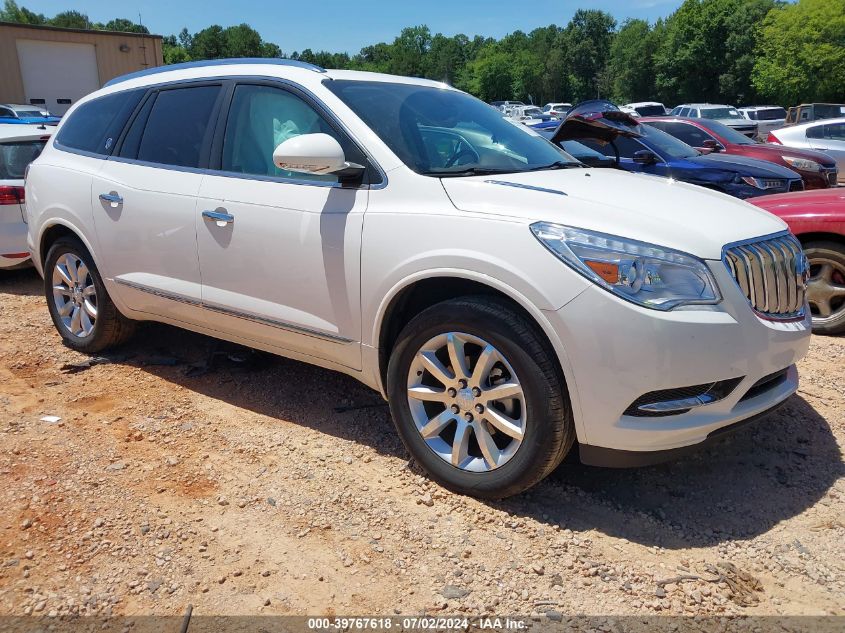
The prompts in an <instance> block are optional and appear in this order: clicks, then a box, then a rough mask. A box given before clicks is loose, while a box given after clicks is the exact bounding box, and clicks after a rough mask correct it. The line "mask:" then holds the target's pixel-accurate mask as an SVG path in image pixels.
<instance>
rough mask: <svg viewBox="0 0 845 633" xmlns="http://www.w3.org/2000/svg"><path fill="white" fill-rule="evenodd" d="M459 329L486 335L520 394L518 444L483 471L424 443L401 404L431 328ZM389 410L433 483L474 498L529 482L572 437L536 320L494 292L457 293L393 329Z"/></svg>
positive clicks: (497, 495)
mask: <svg viewBox="0 0 845 633" xmlns="http://www.w3.org/2000/svg"><path fill="white" fill-rule="evenodd" d="M448 332H460V333H464V334H468V335H471V336H475V337H478V338H480V339H482V340H484V341H487V342H489V343H490V344H491V345H493V346H494V347H495V348H496V349H497V350H499V351H500V352H501V353H502V354H503V355H504V357H505V358H506V359H507V362H508V363H509V364H510V365H511V366H512V367H513V370H514V371H515V372H516V374H517V376H518V377H519V381H520V384H521V386H522V388H523V393H524V396H525V409H526V417H525V420H526V423H525V430H524V436H523V439H522V444H521V445H520V446H519V448H518V449H517V450H516V452H515V453H514V454H513V456H512V457H511V458H510V459H509V461H507V462H505V463H504V464H502V465H501V466H499V467H497V468H494V469H492V470H489V471H487V472H483V473H476V472H468V471H466V470H461V469H459V468H457V467H455V466H452V464H451V463H448V462H447V461H445V460H444V459H443V458H441V457H440V456H439V455H438V454H437V453H435V452H434V451H433V450H432V449H431V448H429V446H428V444H426V442H425V440H424V439H423V437H422V435H421V434H420V432H419V431H418V429H417V426H416V424H415V423H414V419H413V416H412V413H411V408H410V406H409V404H408V393H407V389H408V375H409V372H410V371H411V366H412V362H413V361H414V358H415V356H416V354H417V352H418V351H419V350H420V348H421V347H422V346H424V345H425V344H426V342H427V341H429V340H431V339H433V338H434V337H436V336H438V335H442V334H445V333H448ZM387 391H388V398H389V402H390V410H391V414H392V416H393V420H394V423H395V424H396V428H397V431H398V432H399V435H400V437H401V438H402V441H403V443H404V444H405V447H406V448H407V449H408V452H409V453H410V454H411V455H412V456H413V458H414V459H415V460H416V461H417V462H418V463H419V464H420V465H421V466H422V467H423V469H424V470H425V471H426V472H427V473H428V474H429V475H430V476H431V478H432V479H434V480H435V481H437V482H438V483H439V484H440V485H442V486H444V487H445V488H448V489H449V490H452V491H454V492H457V493H460V494H465V495H470V496H474V497H479V498H482V499H501V498H504V497H508V496H511V495H515V494H518V493H520V492H522V491H524V490H526V489H527V488H530V487H531V486H533V485H534V484H536V483H537V482H539V481H540V480H541V479H543V478H544V477H546V475H548V474H549V473H550V472H552V471H553V470H554V469H555V468H556V467H557V466H558V465H559V464H560V462H561V461H562V460H563V458H564V457H565V456H566V454H567V453H568V452H569V449H570V448H571V447H572V444H573V443H574V441H575V426H574V423H573V421H572V412H571V407H570V404H569V398H568V394H567V391H566V387H565V385H564V381H563V377H562V376H561V373H560V370H559V368H558V365H557V363H556V361H555V358H554V354H553V352H552V350H550V349H549V345H548V343H547V342H546V341H545V339H544V337H543V336H542V333H541V332H540V331H539V329H538V328H537V326H536V325H535V324H534V323H532V322H531V321H529V320H528V319H526V318H525V317H524V316H523V315H522V314H520V313H519V312H518V311H517V310H515V309H514V308H513V307H511V306H509V305H508V304H507V303H505V302H503V301H500V300H498V299H495V298H490V297H483V296H477V297H476V296H471V297H461V298H458V299H453V300H449V301H445V302H443V303H439V304H436V305H434V306H432V307H430V308H428V309H426V310H424V311H423V312H421V313H420V314H419V315H417V316H416V317H414V318H413V319H412V320H411V322H410V323H408V324H407V326H405V328H404V329H403V330H402V332H401V333H400V335H399V337H398V339H397V341H396V344H395V346H394V348H393V350H392V353H391V356H390V361H389V364H388V376H387Z"/></svg>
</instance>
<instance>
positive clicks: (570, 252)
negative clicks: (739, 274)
mask: <svg viewBox="0 0 845 633" xmlns="http://www.w3.org/2000/svg"><path fill="white" fill-rule="evenodd" d="M531 231H532V232H533V233H534V236H535V237H536V238H537V239H538V240H540V242H541V243H542V244H543V246H545V247H546V248H548V249H549V250H550V251H551V252H552V253H554V254H555V255H557V257H559V258H560V259H561V260H562V261H563V262H564V263H565V264H567V265H569V266H570V267H571V268H572V269H573V270H575V271H576V272H578V273H580V274H582V275H584V277H586V278H587V279H589V280H590V281H593V282H595V283H597V284H598V285H599V286H601V287H602V288H605V289H606V290H609V291H610V292H612V293H613V294H615V295H617V296H619V297H622V298H623V299H625V300H627V301H631V302H632V303H636V304H637V305H641V306H644V307H646V308H653V309H655V310H664V311H665V310H671V309H672V308H675V307H677V306H680V305H690V304H715V303H719V301H721V296H720V295H719V289H718V287H717V286H716V280H715V279H713V276H712V275H711V274H710V271H709V270H708V268H707V266H706V264H705V263H704V262H703V261H701V260H700V259H698V258H697V257H693V256H692V255H687V254H686V253H681V252H679V251H674V250H671V249H668V248H663V247H662V246H656V245H654V244H648V243H646V242H638V241H635V240H630V239H628V238H624V237H617V236H615V235H607V234H605V233H594V232H592V231H585V230H583V229H575V228H572V227H568V226H563V225H561V224H551V223H549V222H536V223H535V224H532V225H531Z"/></svg>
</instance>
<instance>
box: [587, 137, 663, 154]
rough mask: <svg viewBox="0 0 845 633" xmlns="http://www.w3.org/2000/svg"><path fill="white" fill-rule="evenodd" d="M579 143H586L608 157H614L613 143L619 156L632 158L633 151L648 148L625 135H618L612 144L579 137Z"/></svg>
mask: <svg viewBox="0 0 845 633" xmlns="http://www.w3.org/2000/svg"><path fill="white" fill-rule="evenodd" d="M579 143H581V144H582V145H586V146H587V147H589V148H590V149H592V150H595V151H597V152H599V153H601V154H604V155H605V156H608V157H610V158H616V152H615V151H614V150H613V145H616V149H618V150H619V158H633V157H634V153H635V152H639V151H640V150H644V149H648V148H646V147H644V146H643V145H641V144H640V143H639V142H638V141H635V140H634V139H632V138H628V137H625V136H620V137H619V138H617V139H614V140H613V145H611V144H610V143H601V142H600V141H595V140H593V139H581V140H579Z"/></svg>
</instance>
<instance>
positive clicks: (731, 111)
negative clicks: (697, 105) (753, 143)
mask: <svg viewBox="0 0 845 633" xmlns="http://www.w3.org/2000/svg"><path fill="white" fill-rule="evenodd" d="M701 118H703V119H741V118H743V116H742V115H741V114H740V113H739V110H737V109H736V108H701Z"/></svg>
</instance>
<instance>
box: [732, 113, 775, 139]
mask: <svg viewBox="0 0 845 633" xmlns="http://www.w3.org/2000/svg"><path fill="white" fill-rule="evenodd" d="M739 113H740V114H741V115H742V116H744V117H745V118H746V119H749V120H750V121H754V122H756V123H757V139H758V140H761V141H763V140H765V139H766V137H767V136H768V135H769V132H771V131H772V130H777V129H778V128H782V127H783V126H784V125H785V124H786V110H785V109H784V108H781V107H780V106H748V107H746V108H739Z"/></svg>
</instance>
